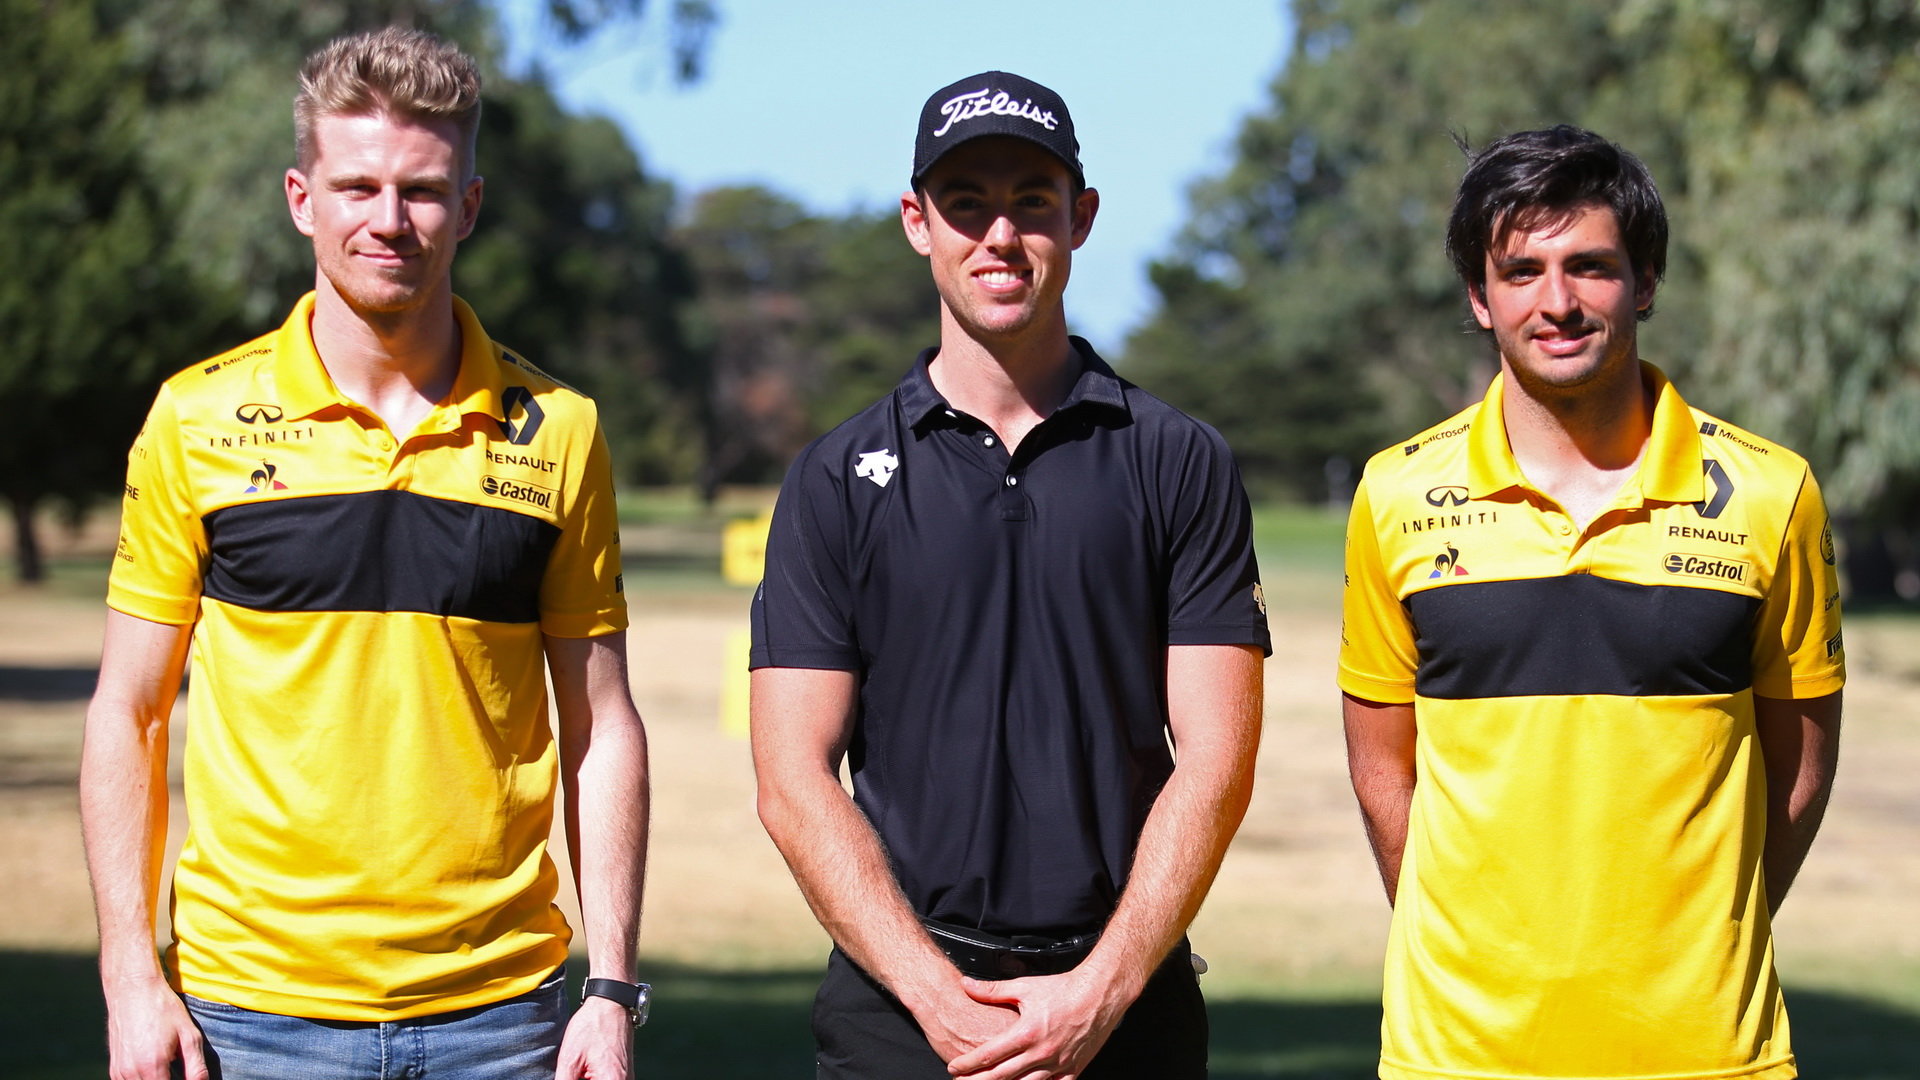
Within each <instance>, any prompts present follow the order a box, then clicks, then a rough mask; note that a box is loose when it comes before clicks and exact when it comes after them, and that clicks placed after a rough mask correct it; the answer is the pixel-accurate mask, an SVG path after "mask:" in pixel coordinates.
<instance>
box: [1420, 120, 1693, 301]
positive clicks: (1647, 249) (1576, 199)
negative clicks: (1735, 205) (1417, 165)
mask: <svg viewBox="0 0 1920 1080" xmlns="http://www.w3.org/2000/svg"><path fill="white" fill-rule="evenodd" d="M1456 141H1459V142H1460V148H1461V150H1463V151H1465V150H1466V149H1467V146H1466V143H1465V142H1464V141H1462V140H1459V139H1458V137H1457V136H1456ZM1591 203H1600V204H1602V205H1605V206H1608V207H1611V208H1612V209H1613V216H1614V220H1616V221H1618V222H1619V223H1620V236H1621V239H1622V240H1623V241H1624V242H1625V244H1626V248H1627V258H1628V259H1629V260H1630V261H1631V263H1632V269H1633V274H1634V277H1635V279H1636V280H1640V281H1644V280H1647V275H1649V274H1651V275H1652V280H1653V281H1655V282H1658V281H1659V280H1660V279H1661V278H1662V277H1663V276H1665V274H1666V272H1667V211H1666V208H1665V207H1664V206H1662V205H1661V202H1660V190H1659V189H1658V188H1657V187H1655V186H1654V183H1653V176H1652V175H1651V174H1649V173H1648V172H1647V167H1646V166H1645V165H1643V164H1641V162H1640V159H1639V158H1637V157H1634V156H1633V155H1632V154H1630V153H1628V152H1627V151H1626V150H1624V149H1622V148H1621V147H1620V146H1619V145H1617V144H1615V143H1611V142H1608V141H1607V140H1606V139H1603V138H1601V137H1600V136H1598V135H1595V134H1594V133H1593V132H1591V131H1586V130H1584V129H1581V128H1577V127H1573V126H1572V125H1569V124H1561V125H1559V126H1557V127H1550V128H1546V129H1544V130H1541V131H1520V132H1515V133H1514V134H1512V135H1508V136H1506V137H1505V138H1501V139H1496V140H1494V141H1493V142H1491V143H1488V144H1487V145H1486V146H1484V147H1482V148H1481V150H1480V151H1479V153H1474V154H1471V155H1470V159H1469V160H1468V162H1467V173H1466V175H1465V176H1463V177H1461V178H1460V190H1459V192H1458V194H1456V195H1455V196H1454V200H1453V213H1452V215H1451V216H1450V217H1449V218H1448V220H1447V257H1448V258H1449V259H1451V260H1453V268H1454V270H1455V272H1457V273H1458V274H1459V275H1460V280H1461V281H1463V282H1465V283H1466V286H1467V288H1468V289H1469V290H1471V291H1472V293H1473V295H1474V296H1475V297H1477V298H1479V299H1481V300H1485V299H1486V295H1487V250H1488V248H1490V247H1492V246H1493V245H1494V244H1495V243H1496V242H1497V241H1498V240H1499V238H1500V237H1501V236H1504V235H1505V234H1506V233H1507V232H1508V231H1510V230H1512V229H1515V228H1520V229H1534V228H1539V227H1540V226H1542V225H1550V224H1553V223H1555V222H1556V221H1564V220H1566V219H1568V218H1570V217H1572V216H1573V214H1574V212H1575V211H1577V210H1578V209H1579V208H1580V207H1582V206H1585V205H1588V204H1591ZM1652 314H1653V306H1652V305H1651V304H1649V305H1648V306H1647V307H1646V309H1644V310H1643V311H1641V312H1640V318H1641V319H1643V320H1644V319H1646V318H1648V317H1649V316H1651V315H1652Z"/></svg>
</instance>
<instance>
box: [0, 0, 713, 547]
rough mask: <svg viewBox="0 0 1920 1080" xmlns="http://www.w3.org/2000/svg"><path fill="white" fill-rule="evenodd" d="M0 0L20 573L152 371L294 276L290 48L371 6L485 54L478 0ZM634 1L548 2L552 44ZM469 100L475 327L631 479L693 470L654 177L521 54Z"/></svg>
mask: <svg viewBox="0 0 1920 1080" xmlns="http://www.w3.org/2000/svg"><path fill="white" fill-rule="evenodd" d="M0 5H4V6H0V14H4V19H0V25H4V26H5V27H6V32H5V34H4V35H0V61H4V62H5V70H4V71H0V134H3V135H4V139H0V227H4V228H5V229H6V235H7V236H8V237H9V238H10V239H11V240H12V241H13V243H14V245H15V251H16V257H15V262H14V266H15V271H16V272H15V273H13V274H10V275H8V276H7V278H6V279H5V281H4V282H0V340H6V341H7V342H8V343H9V350H8V351H7V352H6V353H5V354H4V355H0V393H4V394H5V395H6V397H5V400H6V402H7V404H8V406H9V414H10V418H11V419H10V422H9V424H7V425H6V426H5V427H3V428H0V469H4V472H5V478H4V480H0V496H4V497H5V498H6V499H7V501H8V503H9V505H10V508H11V510H12V513H13V516H14V524H15V535H16V543H15V547H16V550H17V551H18V553H19V558H18V564H19V565H18V569H19V573H20V575H21V576H22V577H23V578H25V579H27V580H34V579H37V578H38V577H40V576H41V574H42V573H43V569H44V567H43V563H42V559H41V555H40V547H39V544H38V542H37V539H36V537H35V534H34V531H33V521H34V515H35V512H36V510H37V509H39V508H40V507H43V506H45V505H47V504H49V503H52V504H55V505H61V506H64V507H65V508H66V509H67V510H68V511H69V512H70V514H72V515H73V516H75V517H76V518H77V516H78V515H79V514H81V513H82V512H84V510H85V509H86V508H87V506H88V505H89V504H90V503H91V502H93V501H95V500H96V499H97V498H99V497H100V496H102V495H106V494H109V493H112V492H117V491H118V490H119V485H120V478H121V475H122V473H123V471H124V466H123V461H124V453H125V448H126V446H127V445H128V444H129V443H130V442H131V440H132V438H133V434H134V431H135V429H136V428H137V427H138V425H139V421H140V417H141V415H142V414H143V412H144V409H145V407H146V404H147V402H148V401H149V400H150V399H151V395H152V392H153V389H154V386H155V385H156V384H157V382H158V381H159V379H160V378H162V377H164V376H165V375H166V374H169V373H170V372H172V371H174V370H178V369H179V368H181V367H183V366H185V365H186V364H187V363H189V362H191V361H193V360H194V359H196V358H198V357H202V356H206V355H210V354H211V353H214V352H217V351H219V350H220V349H223V348H226V347H228V346H230V345H232V344H235V343H236V342H239V341H242V340H245V339H246V338H248V337H251V336H253V335H255V334H258V333H260V332H261V331H262V330H264V329H265V328H267V327H269V326H271V325H273V323H274V322H276V321H277V320H278V319H279V318H280V317H281V316H282V314H283V313H284V312H285V311H286V309H287V307H288V306H289V305H290V304H291V303H292V302H293V300H294V298H296V297H297V296H299V295H300V293H302V292H304V291H306V290H307V289H309V288H311V287H312V281H313V263H312V254H311V251H310V249H309V248H308V247H307V245H306V242H305V241H304V240H303V239H302V238H301V237H300V236H299V235H298V234H297V233H296V232H295V231H294V230H293V228H292V227H291V225H290V224H289V222H288V220H287V212H286V206H285V202H284V198H283V195H282V192H281V182H280V171H281V169H282V168H284V167H285V166H287V165H290V164H292V156H293V131H292V120H291V116H290V111H291V110H290V105H291V101H292V96H293V92H294V88H295V85H296V73H297V70H298V66H299V63H300V60H301V58H302V57H303V56H304V55H305V54H306V53H307V52H309V51H310V50H311V49H313V48H314V47H316V46H318V45H320V44H321V43H323V42H325V41H326V40H328V39H330V38H332V37H334V36H336V35H338V34H340V33H344V32H348V31H351V30H354V29H361V28H367V27H372V26H378V25H383V24H386V23H389V22H397V23H405V24H414V25H422V26H425V27H427V28H429V29H433V30H435V31H438V32H441V33H444V34H446V35H448V36H450V37H451V38H453V39H454V40H457V41H460V42H462V43H463V44H464V45H466V46H467V47H468V48H469V50H470V51H472V52H473V53H475V55H476V56H477V57H478V58H479V59H480V60H481V63H482V66H483V67H492V68H496V69H497V64H496V63H495V60H496V58H497V56H498V55H499V52H500V49H499V45H498V41H497V33H496V31H495V29H494V21H493V15H492V12H491V10H490V8H489V7H488V6H487V5H485V4H482V3H479V2H476V0H414V2H410V3H398V4H395V3H375V2H368V0H301V2H295V0H270V2H260V3H250V4H242V5H233V4H226V3H221V2H218V0H146V2H143V3H133V2H132V0H75V2H72V3H59V4H54V3H47V2H45V0H0ZM648 7H649V5H647V4H646V3H644V0H594V2H588V0H575V2H565V0H552V2H551V3H550V4H549V10H550V11H551V13H552V15H553V17H554V19H555V21H556V23H558V24H559V25H560V26H561V27H562V28H563V29H564V31H565V32H566V33H568V34H570V35H575V36H578V35H581V34H585V33H590V32H595V31H598V30H602V29H606V28H612V27H615V26H618V25H620V24H621V23H622V22H623V21H624V22H631V21H633V20H637V18H638V17H639V15H640V14H641V13H642V12H643V10H645V9H646V8H648ZM713 22H714V14H713V8H712V6H711V5H710V4H705V3H692V2H687V0H681V2H677V3H675V4H674V5H673V6H672V8H671V9H670V24H669V25H670V28H671V33H672V34H673V35H674V37H673V40H672V48H673V49H674V50H675V55H676V59H675V66H676V70H677V71H679V72H680V74H681V75H682V76H683V77H691V76H692V75H693V74H694V72H695V71H696V70H697V60H698V57H699V55H700V49H701V48H702V47H703V45H704V40H705V33H706V29H707V28H710V27H711V26H712V25H713ZM487 101H488V108H487V110H486V112H484V113H483V118H484V119H483V123H484V124H485V126H486V130H487V134H486V135H485V136H484V137H483V139H482V167H483V169H486V170H490V171H491V172H492V174H493V177H494V182H493V184H492V185H491V186H490V188H489V197H488V209H487V210H486V211H485V212H483V215H482V221H483V226H482V231H481V233H480V235H479V236H477V237H476V238H475V240H474V241H473V244H472V248H471V250H470V251H469V253H468V255H467V256H463V259H462V262H461V266H460V278H459V280H458V282H457V284H458V285H459V287H460V288H461V289H462V291H463V293H465V294H466V295H467V296H468V297H469V299H471V300H473V301H474V303H475V305H476V307H478V308H479V309H480V310H481V312H482V313H483V315H484V316H485V317H486V318H487V319H488V323H489V327H490V328H491V329H493V330H494V332H496V333H498V334H499V335H500V336H501V337H502V338H504V339H505V340H508V341H512V342H515V343H517V344H520V345H523V346H524V347H525V348H526V349H527V350H528V351H529V353H530V354H531V355H532V356H534V357H536V358H538V360H539V361H540V362H542V363H543V364H548V365H551V366H552V367H553V369H554V370H555V373H556V374H558V375H560V376H561V377H563V378H568V379H574V380H578V381H579V382H580V383H581V384H582V385H583V387H584V388H586V389H589V390H590V391H593V392H597V393H599V394H600V395H601V396H602V397H603V406H605V412H606V414H607V417H608V426H609V430H610V435H611V440H612V441H613V442H614V444H615V447H616V452H617V453H618V454H619V455H620V462H621V464H622V466H623V468H624V471H625V473H626V474H627V475H628V476H629V477H631V478H635V479H659V478H666V477H668V476H674V477H676V478H685V477H687V476H690V475H691V470H692V465H693V463H694V461H695V460H697V455H693V454H689V453H687V452H686V451H685V450H683V449H682V446H683V445H684V444H685V442H686V436H685V434H684V433H685V432H686V431H689V430H691V428H690V425H689V422H688V421H687V420H686V419H685V415H686V414H687V413H688V412H689V410H688V409H687V408H686V406H685V404H684V401H683V399H684V397H685V394H686V391H685V389H684V388H685V387H686V386H688V385H691V384H692V383H694V382H696V381H697V380H696V379H695V378H694V377H693V376H692V375H690V374H689V373H688V370H687V368H688V364H689V363H690V358H689V355H688V354H687V353H686V351H685V349H684V348H683V347H682V346H681V344H680V339H679V329H678V319H679V309H680V306H681V305H682V304H683V303H684V301H685V297H686V294H687V290H688V288H689V287H690V286H689V282H690V277H689V276H688V275H687V274H686V272H685V271H684V268H683V267H682V266H681V264H680V263H679V261H678V258H677V256H676V255H675V254H674V253H673V252H672V251H671V250H670V249H669V248H668V247H667V246H666V244H665V241H664V237H665V235H666V231H667V230H666V220H667V216H668V212H669V208H670V204H671V201H672V193H671V190H670V189H669V188H668V187H666V186H665V185H663V184H660V183H658V182H657V181H654V180H652V179H650V178H648V177H647V176H646V175H645V174H644V173H643V172H642V170H641V168H640V165H639V161H638V158H637V156H636V155H635V154H634V153H633V152H632V150H631V149H630V148H629V147H628V146H627V144H626V141H625V140H624V139H623V138H622V137H621V136H620V135H619V133H618V132H616V131H615V130H613V128H612V126H611V125H610V124H608V123H607V122H606V121H604V120H600V119H592V118H582V117H577V116H572V115H569V114H567V113H565V112H564V111H563V110H561V109H560V108H559V107H558V106H557V104H556V103H555V102H554V101H553V99H552V96H551V94H550V93H549V92H548V91H547V89H546V87H545V84H544V79H543V77H541V76H540V75H539V73H538V72H535V73H533V74H532V75H530V76H528V77H525V78H517V79H516V78H512V77H508V76H506V75H504V74H502V73H500V72H499V71H498V70H493V71H491V72H490V73H489V76H488V80H487ZM56 447H57V448H58V452H52V448H56Z"/></svg>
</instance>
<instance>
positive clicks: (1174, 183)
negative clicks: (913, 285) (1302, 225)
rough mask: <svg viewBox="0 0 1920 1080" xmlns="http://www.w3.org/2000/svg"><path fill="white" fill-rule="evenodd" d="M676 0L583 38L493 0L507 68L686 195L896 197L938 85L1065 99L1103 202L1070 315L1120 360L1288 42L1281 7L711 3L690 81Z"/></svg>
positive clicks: (1077, 2) (1259, 1)
mask: <svg viewBox="0 0 1920 1080" xmlns="http://www.w3.org/2000/svg"><path fill="white" fill-rule="evenodd" d="M670 2H671V0H652V2H651V3H650V5H649V15H648V17H647V19H646V22H645V23H644V24H643V26H642V27H641V28H639V30H640V32H638V33H636V32H635V30H634V28H632V27H626V26H620V27H615V28H613V29H612V30H611V31H609V32H605V33H602V34H601V35H600V36H599V37H598V38H597V39H595V40H593V41H591V42H589V43H588V44H587V45H586V46H584V47H581V48H573V49H569V48H564V47H561V46H559V45H557V44H555V43H554V42H553V41H552V38H551V35H550V34H545V33H543V32H542V30H541V27H540V23H539V19H538V16H537V15H536V14H535V12H537V10H538V8H539V4H538V2H537V0H504V3H503V5H502V6H503V8H504V9H505V15H506V22H507V29H508V40H509V43H510V45H511V46H512V49H513V52H512V57H513V63H514V64H515V65H516V66H519V65H523V64H525V63H526V62H528V61H529V60H532V59H537V60H538V61H539V62H540V63H541V64H542V65H543V66H544V67H545V68H546V69H547V72H548V74H549V76H550V77H551V78H552V80H553V83H554V86H555V89H556V90H557V92H558V93H559V95H560V98H561V100H562V101H564V102H565V103H566V104H567V105H568V106H569V107H571V108H574V109H578V110H587V111H593V112H599V113H604V114H606V115H608V116H611V117H612V118H614V120H616V121H617V122H618V123H619V124H620V126H621V128H622V129H623V130H625V131H626V132H627V134H628V136H629V138H631V139H632V141H633V143H634V145H635V146H636V147H638V149H639V151H640V154H641V159H642V160H643V161H644V162H645V163H646V166H647V168H648V169H649V171H651V172H652V173H654V174H655V175H658V176H663V177H665V178H667V179H669V180H671V181H672V182H673V183H674V184H675V185H676V186H677V187H678V188H679V189H680V190H681V192H682V193H683V194H685V193H690V192H693V191H697V190H700V189H702V188H706V187H711V186H715V185H719V184H739V183H757V184H761V185H764V186H766V187H770V188H773V189H775V190H777V191H780V192H782V193H784V194H786V195H787V196H789V197H790V198H794V199H797V200H799V201H800V202H801V203H803V204H805V205H806V206H808V207H809V208H811V209H813V210H816V211H820V212H826V213H841V212H845V211H848V210H852V209H873V208H880V207H889V208H890V207H893V206H894V205H896V200H897V199H898V196H899V194H900V191H901V189H902V188H903V187H905V185H906V176H907V172H908V168H909V162H910V159H911V157H912V151H913V126H914V122H915V120H916V119H917V117H918V115H919V110H920V104H921V102H923V101H924V100H926V97H927V95H928V94H930V93H932V92H933V91H934V90H937V89H939V88H940V87H942V86H945V85H946V84H947V83H949V82H952V81H954V80H956V79H959V78H962V77H964V76H966V75H970V74H973V73H974V72H977V71H984V70H990V69H994V68H999V69H1002V70H1007V71H1015V72H1018V73H1020V74H1022V75H1025V76H1027V77H1028V78H1032V79H1035V80H1038V81H1039V82H1042V83H1045V84H1047V85H1048V86H1050V87H1052V88H1053V89H1054V90H1056V91H1058V92H1059V93H1060V95H1061V96H1062V97H1064V98H1065V99H1066V101H1067V105H1068V107H1069V108H1071V109H1072V110H1073V119H1074V125H1075V127H1076V128H1077V129H1078V133H1079V137H1080V148H1081V160H1082V162H1083V164H1084V165H1085V167H1086V172H1087V181H1088V183H1090V184H1092V185H1094V186H1095V187H1097V188H1099V189H1100V194H1101V206H1100V217H1099V219H1098V220H1097V221H1096V222H1095V224H1094V231H1093V235H1092V237H1091V238H1089V240H1088V241H1087V245H1086V246H1085V247H1083V248H1082V249H1081V250H1080V252H1079V253H1078V255H1077V256H1076V257H1075V259H1074V267H1073V282H1072V284H1071V286H1070V287H1069V288H1068V291H1067V314H1068V319H1069V321H1070V322H1072V323H1073V325H1074V328H1075V330H1076V332H1079V333H1083V334H1086V335H1087V336H1088V337H1089V338H1091V339H1092V341H1093V343H1094V345H1095V346H1096V347H1097V348H1099V349H1101V350H1102V351H1103V352H1106V353H1108V354H1109V355H1112V354H1117V353H1118V352H1119V351H1120V347H1121V345H1122V343H1123V340H1124V336H1125V334H1126V332H1127V331H1128V330H1130V329H1132V328H1133V327H1134V326H1135V325H1137V324H1138V323H1139V322H1141V321H1142V320H1143V319H1144V318H1145V317H1146V316H1147V314H1149V312H1150V310H1151V305H1152V290H1151V288H1150V286H1149V285H1148V284H1147V280H1146V266H1147V262H1148V260H1150V259H1153V258H1155V257H1157V256H1160V255H1162V254H1164V253H1165V252H1166V251H1167V250H1168V248H1169V246H1170V244H1171V242H1172V240H1173V236H1174V234H1175V233H1176V232H1177V231H1178V229H1179V228H1180V225H1181V223H1182V222H1183V221H1184V220H1185V218H1186V207H1187V202H1186V190H1187V187H1188V185H1189V184H1190V183H1191V182H1192V181H1193V180H1195V179H1197V178H1199V177H1202V176H1207V175H1213V174H1217V173H1218V172H1220V171H1221V170H1223V169H1224V168H1225V167H1226V165H1227V164H1228V162H1229V161H1230V160H1231V150H1232V140H1233V136H1234V133H1235V132H1236V131H1237V130H1238V128H1239V123H1240V119H1241V118H1242V117H1243V116H1245V115H1246V114H1247V113H1248V112H1250V111H1252V110H1254V109H1256V108H1258V107H1260V106H1261V105H1263V104H1264V103H1265V101H1266V99H1267V95H1266V87H1267V85H1268V83H1269V81H1270V80H1271V79H1272V78H1273V76H1274V74H1275V73H1276V72H1277V71H1278V70H1279V65H1280V60H1281V57H1282V53H1283V49H1284V45H1285V37H1284V35H1285V25H1284V21H1283V20H1284V19H1285V15H1284V13H1283V12H1282V10H1281V9H1282V7H1283V6H1284V5H1283V3H1282V2H1281V0H1187V2H1185V3H1174V4H1168V3H1165V2H1164V0H1056V2H1049V0H1010V2H1003V3H998V4H996V3H984V4H964V5H963V4H943V3H932V4H928V3H922V4H905V3H887V2H883V0H809V2H802V0H717V2H718V4H719V7H720V9H721V19H722V22H721V24H720V25H719V26H718V27H717V28H716V29H715V31H714V33H713V36H712V37H711V39H710V40H709V47H708V53H707V59H706V71H705V77H704V79H703V80H702V81H701V82H699V83H697V84H695V85H693V86H691V87H684V88H680V87H675V86H673V85H672V82H671V80H670V79H669V78H667V65H666V62H665V59H664V57H665V52H664V49H663V48H662V47H661V40H662V36H661V28H662V26H663V25H664V24H663V22H662V16H663V15H664V12H665V11H666V9H667V7H668V6H669V3H670ZM901 242H902V243H905V242H906V241H905V240H904V239H903V240H902V241H901Z"/></svg>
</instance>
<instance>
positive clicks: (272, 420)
mask: <svg viewBox="0 0 1920 1080" xmlns="http://www.w3.org/2000/svg"><path fill="white" fill-rule="evenodd" d="M284 415H286V414H285V413H283V412H281V411H280V406H278V405H262V404H260V403H258V402H250V403H248V404H246V405H242V406H240V407H239V408H237V409H235V410H233V418H234V419H235V420H238V421H240V422H241V423H243V424H257V423H261V422H263V421H264V422H265V423H269V424H277V423H279V422H280V418H281V417H282V416H284Z"/></svg>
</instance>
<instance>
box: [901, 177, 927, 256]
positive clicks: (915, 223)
mask: <svg viewBox="0 0 1920 1080" xmlns="http://www.w3.org/2000/svg"><path fill="white" fill-rule="evenodd" d="M922 198H923V196H922V195H921V194H920V193H919V192H917V191H903V192H901V193H900V228H901V229H902V230H904V231H905V232H906V234H907V243H909V244H912V245H913V250H915V251H917V252H919V253H920V254H922V255H931V254H933V241H932V238H931V237H930V236H929V235H928V230H929V227H930V226H929V223H928V221H927V209H926V206H925V205H924V204H923V203H922V202H921V199H922Z"/></svg>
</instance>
